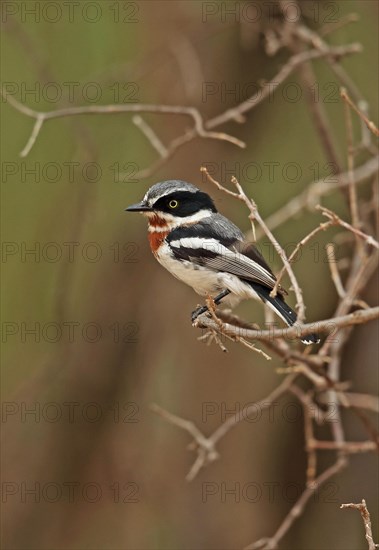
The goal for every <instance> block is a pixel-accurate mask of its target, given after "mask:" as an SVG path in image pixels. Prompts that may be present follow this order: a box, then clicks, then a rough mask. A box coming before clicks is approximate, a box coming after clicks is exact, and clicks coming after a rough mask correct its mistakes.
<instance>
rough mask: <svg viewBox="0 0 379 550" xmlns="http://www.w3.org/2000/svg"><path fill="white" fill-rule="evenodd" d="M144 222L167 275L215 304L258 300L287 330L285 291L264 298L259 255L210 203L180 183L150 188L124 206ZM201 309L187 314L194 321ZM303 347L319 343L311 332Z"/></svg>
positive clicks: (269, 281) (292, 316)
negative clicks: (209, 298) (147, 224)
mask: <svg viewBox="0 0 379 550" xmlns="http://www.w3.org/2000/svg"><path fill="white" fill-rule="evenodd" d="M126 210H127V211H128V212H140V213H142V214H143V215H144V216H146V217H147V219H148V223H149V226H148V231H149V242H150V247H151V250H152V252H153V254H154V256H155V257H156V259H157V260H158V262H159V263H160V264H162V265H163V267H165V268H166V269H167V270H168V271H169V272H170V273H172V275H174V276H175V277H177V278H178V279H180V280H181V281H183V282H184V283H186V284H187V285H189V286H191V287H192V288H193V289H194V290H195V291H196V292H197V293H198V294H200V295H202V296H207V295H210V296H212V297H213V299H214V302H215V303H216V304H218V303H220V302H221V300H223V299H225V302H227V303H229V304H230V305H236V303H238V302H239V301H240V300H244V299H249V298H255V299H258V298H259V299H260V300H262V301H263V302H264V303H265V304H266V305H267V306H269V307H270V308H271V309H272V310H273V311H274V312H275V313H276V314H277V315H278V316H279V317H280V318H281V319H283V321H284V322H285V323H286V324H287V325H288V326H292V325H294V324H295V323H296V313H295V312H294V311H293V310H292V309H291V308H290V307H289V306H288V305H287V304H286V302H285V301H284V298H283V296H284V295H285V294H287V293H286V291H285V290H284V289H283V288H282V287H280V286H279V288H278V292H277V295H276V296H275V297H273V296H270V292H271V290H272V289H273V288H274V285H275V282H276V279H275V275H274V274H273V272H272V271H271V269H270V268H269V266H268V265H267V263H266V261H265V260H264V258H263V256H262V255H261V254H260V252H259V251H258V250H257V249H256V248H255V246H254V245H253V244H251V243H248V242H246V241H245V239H244V235H243V233H242V232H241V231H240V229H239V228H238V227H237V226H236V225H234V223H232V222H231V221H230V220H228V219H227V218H225V217H224V216H222V215H221V214H219V213H218V212H217V210H216V207H215V205H214V202H213V200H212V199H211V197H210V196H209V195H207V193H204V192H203V191H201V190H200V189H198V188H197V187H195V186H194V185H192V184H190V183H187V182H185V181H181V180H169V181H163V182H160V183H157V184H155V185H153V186H152V187H151V188H150V189H149V190H148V191H147V193H146V195H145V196H144V197H143V199H142V201H141V202H139V203H137V204H133V205H132V206H129V207H128V208H126ZM205 311H207V307H206V306H204V307H201V308H198V309H196V310H195V311H194V312H193V313H192V321H194V320H195V319H196V318H197V317H198V316H199V315H200V314H201V313H204V312H205ZM302 342H303V343H304V344H314V343H318V342H319V338H318V336H317V335H315V334H311V335H308V336H304V337H303V338H302Z"/></svg>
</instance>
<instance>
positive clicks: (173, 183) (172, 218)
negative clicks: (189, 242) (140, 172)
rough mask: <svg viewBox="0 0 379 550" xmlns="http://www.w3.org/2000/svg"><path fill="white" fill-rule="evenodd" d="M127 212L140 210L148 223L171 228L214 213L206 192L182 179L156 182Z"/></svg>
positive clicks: (213, 207) (194, 221) (214, 209)
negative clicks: (147, 219)
mask: <svg viewBox="0 0 379 550" xmlns="http://www.w3.org/2000/svg"><path fill="white" fill-rule="evenodd" d="M126 211H127V212H140V213H141V214H144V215H145V216H147V217H148V218H149V223H150V225H153V226H154V225H157V226H167V227H168V228H170V229H173V228H174V227H178V226H180V225H185V224H189V223H196V222H198V221H200V220H201V219H203V218H205V217H208V216H210V215H212V213H215V212H217V210H216V207H215V205H214V203H213V200H212V199H211V197H210V196H209V195H207V193H204V192H203V191H200V189H198V188H197V187H195V186H194V185H192V184H191V183H187V182H185V181H181V180H168V181H163V182H159V183H156V184H155V185H153V186H152V187H150V189H149V190H148V191H147V193H146V194H145V196H144V197H143V199H142V200H141V202H138V203H136V204H132V205H131V206H129V207H128V208H126Z"/></svg>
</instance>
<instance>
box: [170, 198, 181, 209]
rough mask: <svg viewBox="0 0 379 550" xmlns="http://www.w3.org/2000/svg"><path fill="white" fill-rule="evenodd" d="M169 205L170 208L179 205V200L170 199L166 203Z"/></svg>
mask: <svg viewBox="0 0 379 550" xmlns="http://www.w3.org/2000/svg"><path fill="white" fill-rule="evenodd" d="M168 205H169V207H170V208H177V207H178V205H179V202H178V201H176V200H175V199H172V200H171V201H170V202H169V203H168Z"/></svg>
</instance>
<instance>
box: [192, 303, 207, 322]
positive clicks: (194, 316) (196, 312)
mask: <svg viewBox="0 0 379 550" xmlns="http://www.w3.org/2000/svg"><path fill="white" fill-rule="evenodd" d="M206 311H208V307H207V306H200V307H197V308H196V309H195V310H194V311H193V312H192V313H191V321H192V324H194V323H195V322H196V320H197V318H198V317H199V315H202V314H203V313H205V312H206Z"/></svg>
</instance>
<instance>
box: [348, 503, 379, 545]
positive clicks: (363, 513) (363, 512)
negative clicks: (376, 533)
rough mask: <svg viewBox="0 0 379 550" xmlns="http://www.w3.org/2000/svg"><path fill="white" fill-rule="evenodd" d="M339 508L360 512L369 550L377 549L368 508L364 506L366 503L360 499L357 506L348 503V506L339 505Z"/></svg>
mask: <svg viewBox="0 0 379 550" xmlns="http://www.w3.org/2000/svg"><path fill="white" fill-rule="evenodd" d="M340 508H342V509H344V508H353V509H355V510H359V511H360V513H361V516H362V520H363V525H364V528H365V537H366V540H367V544H368V548H369V550H375V549H376V548H379V544H375V542H374V539H373V536H372V528H371V518H370V512H369V511H368V508H367V506H366V501H365V500H364V499H362V502H360V503H359V504H353V503H352V502H350V503H349V504H341V506H340Z"/></svg>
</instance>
